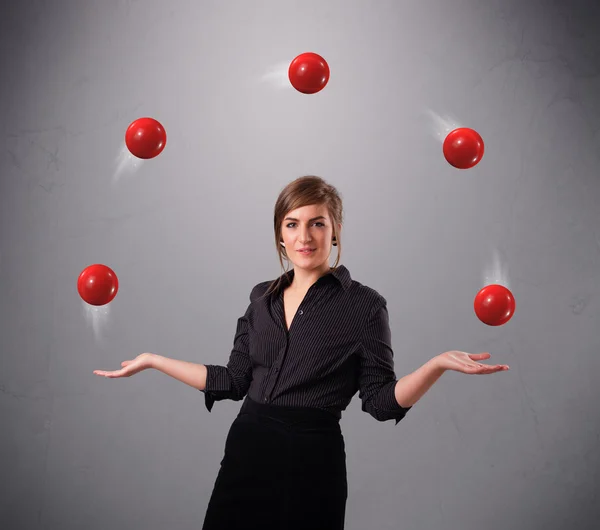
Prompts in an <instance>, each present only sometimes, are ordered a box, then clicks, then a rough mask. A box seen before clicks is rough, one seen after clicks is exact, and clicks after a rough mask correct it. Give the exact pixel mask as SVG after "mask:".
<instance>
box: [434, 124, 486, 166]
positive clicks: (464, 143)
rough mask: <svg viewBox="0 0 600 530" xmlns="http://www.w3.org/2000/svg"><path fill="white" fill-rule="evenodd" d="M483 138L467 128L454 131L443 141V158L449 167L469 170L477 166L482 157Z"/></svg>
mask: <svg viewBox="0 0 600 530" xmlns="http://www.w3.org/2000/svg"><path fill="white" fill-rule="evenodd" d="M484 149H485V147H484V145H483V138H481V136H480V135H479V133H478V132H477V131H474V130H473V129H469V128H467V127H460V128H458V129H454V130H453V131H451V132H450V133H448V136H446V139H445V140H444V147H443V150H444V157H445V158H446V160H447V161H448V163H449V164H450V165H451V166H454V167H455V168H458V169H469V168H472V167H473V166H475V165H477V164H479V162H480V161H481V159H482V157H483V151H484Z"/></svg>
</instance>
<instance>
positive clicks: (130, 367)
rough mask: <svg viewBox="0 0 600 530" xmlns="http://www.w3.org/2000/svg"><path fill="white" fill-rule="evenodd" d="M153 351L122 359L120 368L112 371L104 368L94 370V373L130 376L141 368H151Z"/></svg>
mask: <svg viewBox="0 0 600 530" xmlns="http://www.w3.org/2000/svg"><path fill="white" fill-rule="evenodd" d="M153 356H154V354H153V353H142V354H140V355H138V356H137V357H136V358H135V359H132V360H130V361H123V362H122V363H121V366H122V367H123V368H121V369H120V370H114V371H112V372H107V371H105V370H94V373H95V374H96V375H100V376H104V377H110V378H115V377H130V376H132V375H134V374H137V373H138V372H141V371H142V370H146V369H148V368H152V357H153Z"/></svg>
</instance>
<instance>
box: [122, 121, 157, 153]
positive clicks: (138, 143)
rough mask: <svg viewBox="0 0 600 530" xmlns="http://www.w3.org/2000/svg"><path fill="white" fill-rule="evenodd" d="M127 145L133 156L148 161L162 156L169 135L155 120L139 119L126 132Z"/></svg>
mask: <svg viewBox="0 0 600 530" xmlns="http://www.w3.org/2000/svg"><path fill="white" fill-rule="evenodd" d="M125 144H126V145H127V149H129V151H130V152H131V154H132V155H133V156H137V157H138V158H143V159H148V158H154V157H156V156H158V155H160V154H161V153H162V151H163V149H164V148H165V145H166V144H167V133H166V131H165V128H164V127H163V126H162V124H161V123H160V122H158V121H156V120H155V119H154V118H139V119H137V120H135V121H133V122H132V123H131V124H130V125H129V127H127V131H125Z"/></svg>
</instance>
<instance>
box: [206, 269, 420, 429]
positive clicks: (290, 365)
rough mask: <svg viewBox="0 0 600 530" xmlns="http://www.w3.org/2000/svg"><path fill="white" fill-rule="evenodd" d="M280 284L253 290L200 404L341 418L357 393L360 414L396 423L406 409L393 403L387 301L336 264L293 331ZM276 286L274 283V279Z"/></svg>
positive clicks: (286, 278)
mask: <svg viewBox="0 0 600 530" xmlns="http://www.w3.org/2000/svg"><path fill="white" fill-rule="evenodd" d="M293 277H294V270H293V269H292V270H290V271H288V272H287V273H285V274H283V275H282V276H281V278H280V281H281V283H280V286H279V287H278V288H277V289H275V290H274V291H272V292H271V293H270V294H267V293H266V291H267V289H268V288H269V287H270V286H271V284H272V283H273V282H272V281H266V282H262V283H259V284H258V285H256V286H255V287H254V288H253V289H252V292H251V293H250V305H249V306H248V309H247V310H246V313H245V314H244V316H242V317H240V318H239V319H238V322H237V329H236V333H235V338H234V342H233V349H232V351H231V355H230V357H229V361H228V363H227V366H216V365H206V368H207V379H206V388H205V390H203V391H202V392H204V395H205V403H206V407H207V409H208V410H209V411H210V410H211V409H212V407H213V404H214V402H215V401H220V400H223V399H231V400H234V401H239V400H241V399H243V398H244V397H245V396H246V395H247V396H248V397H249V398H250V399H252V400H253V401H257V402H262V403H269V404H272V405H283V406H289V407H294V406H297V407H315V408H319V409H323V410H327V411H329V412H331V413H332V414H334V415H335V416H336V417H337V418H341V414H342V411H343V410H345V409H346V407H347V406H348V404H349V403H350V401H351V400H352V397H353V396H354V395H355V394H356V392H358V393H359V394H358V396H359V398H360V400H361V401H362V410H363V411H365V412H367V413H369V414H371V416H373V417H374V418H375V419H376V420H378V421H386V420H392V419H393V420H395V421H396V425H397V424H398V422H399V421H400V420H401V419H402V418H403V417H404V415H405V414H406V412H407V411H408V410H410V408H411V407H408V408H404V407H401V406H400V405H399V404H398V402H397V401H396V398H395V395H394V390H395V385H396V375H395V373H394V361H393V351H392V346H391V331H390V326H389V320H388V311H387V302H386V300H385V298H384V297H383V296H381V295H380V294H379V293H378V292H377V291H375V290H374V289H372V288H370V287H367V286H365V285H362V284H361V283H359V282H357V281H355V280H353V279H352V278H351V277H350V272H349V271H348V269H347V268H346V267H345V266H343V265H339V266H338V267H336V268H335V269H332V270H331V272H330V273H328V274H325V275H324V276H321V277H320V278H319V279H318V280H317V281H316V282H315V283H314V284H313V285H311V287H310V288H309V290H308V291H307V293H306V295H305V297H304V299H303V300H302V303H301V304H300V306H299V307H298V310H297V311H296V314H295V316H294V319H293V321H292V324H291V326H290V329H289V330H288V329H287V325H286V322H285V313H284V309H283V290H284V288H285V287H286V286H287V285H289V283H290V282H291V281H292V279H293ZM275 281H277V280H275Z"/></svg>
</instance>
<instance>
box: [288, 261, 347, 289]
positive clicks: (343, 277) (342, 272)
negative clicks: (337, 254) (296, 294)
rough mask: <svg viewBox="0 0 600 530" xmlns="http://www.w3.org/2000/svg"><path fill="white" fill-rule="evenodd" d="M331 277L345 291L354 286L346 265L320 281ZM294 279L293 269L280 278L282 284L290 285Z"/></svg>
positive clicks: (332, 271)
mask: <svg viewBox="0 0 600 530" xmlns="http://www.w3.org/2000/svg"><path fill="white" fill-rule="evenodd" d="M329 276H331V277H333V278H335V280H337V282H338V283H339V284H340V285H341V286H342V288H343V289H344V291H346V290H348V288H349V287H350V286H351V285H352V277H351V276H350V271H349V270H348V269H347V268H346V267H345V266H344V265H338V266H337V267H336V268H335V269H331V272H329V273H327V274H325V275H324V276H321V278H319V280H321V279H323V278H325V277H329ZM293 278H294V269H291V270H289V271H287V272H286V273H284V274H282V275H281V276H280V279H281V283H286V282H287V283H288V284H289V283H291V282H292V280H293ZM317 281H318V280H317ZM281 283H280V285H281Z"/></svg>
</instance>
